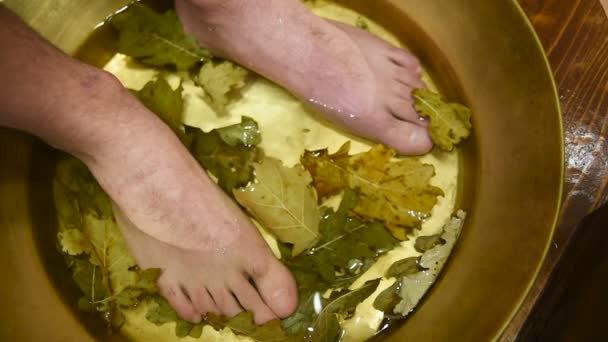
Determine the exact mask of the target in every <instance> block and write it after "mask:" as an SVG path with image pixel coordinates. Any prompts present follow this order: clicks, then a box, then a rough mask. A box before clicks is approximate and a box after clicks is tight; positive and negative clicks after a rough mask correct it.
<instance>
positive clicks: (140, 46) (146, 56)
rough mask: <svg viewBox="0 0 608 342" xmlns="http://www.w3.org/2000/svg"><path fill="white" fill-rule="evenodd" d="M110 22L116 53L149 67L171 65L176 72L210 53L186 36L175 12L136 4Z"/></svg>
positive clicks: (112, 18) (194, 63) (208, 56)
mask: <svg viewBox="0 0 608 342" xmlns="http://www.w3.org/2000/svg"><path fill="white" fill-rule="evenodd" d="M109 22H110V24H112V26H113V27H114V28H115V29H116V30H118V32H119V37H118V52H120V53H123V54H125V55H127V56H131V57H133V58H137V59H138V60H140V61H141V62H142V63H145V64H148V65H152V66H159V67H165V66H171V67H174V68H176V69H177V70H178V71H185V70H189V69H190V68H192V67H193V66H194V65H196V64H197V63H198V62H200V61H201V60H202V59H203V58H210V57H211V54H210V53H209V51H207V50H206V49H202V48H200V47H199V46H198V44H197V43H196V39H195V38H194V37H191V36H186V35H185V34H184V31H183V29H182V26H181V24H180V22H179V19H178V17H177V15H176V14H175V12H174V11H168V12H165V13H164V14H160V13H157V12H155V11H154V10H152V9H150V8H149V7H146V6H144V5H142V4H139V3H133V4H131V5H130V6H129V7H127V9H125V10H124V11H122V12H120V13H117V14H115V15H113V16H112V17H111V18H110V19H109Z"/></svg>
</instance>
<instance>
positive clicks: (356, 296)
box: [310, 279, 380, 342]
mask: <svg viewBox="0 0 608 342" xmlns="http://www.w3.org/2000/svg"><path fill="white" fill-rule="evenodd" d="M379 284H380V279H376V280H372V281H369V282H367V283H365V284H364V285H363V286H361V287H360V288H358V289H356V290H353V291H350V292H348V293H346V294H344V295H342V296H340V297H338V298H336V299H334V300H333V301H332V302H330V303H329V304H327V306H325V308H324V309H323V310H322V311H321V313H320V314H319V317H318V318H317V321H316V322H315V325H314V327H313V332H312V335H311V336H310V339H311V340H312V341H327V342H334V341H335V340H336V338H337V337H338V335H340V331H341V330H342V328H341V327H340V323H339V322H338V317H337V314H340V313H344V312H347V311H350V310H354V309H355V307H356V306H357V305H358V304H359V303H361V302H362V301H364V300H365V299H367V297H369V296H371V294H372V293H374V292H375V291H376V288H378V285H379Z"/></svg>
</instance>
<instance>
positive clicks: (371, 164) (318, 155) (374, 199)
mask: <svg viewBox="0 0 608 342" xmlns="http://www.w3.org/2000/svg"><path fill="white" fill-rule="evenodd" d="M395 156H396V153H395V151H394V150H392V149H389V148H386V147H384V146H382V145H377V146H374V147H373V148H372V149H371V150H369V151H368V152H366V153H362V154H358V155H355V156H350V157H348V145H345V146H343V147H342V148H341V149H340V150H339V151H338V152H337V153H336V154H335V155H330V154H329V153H328V152H327V150H321V151H314V152H310V151H307V152H306V153H305V154H304V155H303V156H302V158H301V160H302V164H303V165H304V166H305V167H306V168H307V169H308V170H309V171H310V173H311V175H312V176H313V178H314V181H313V185H314V186H315V187H316V188H317V191H318V192H319V193H321V194H323V195H326V196H327V195H332V194H335V193H337V192H339V191H340V190H342V189H343V188H344V187H346V186H348V187H350V188H351V189H354V190H355V191H356V192H357V193H358V194H359V202H358V205H357V207H355V208H354V209H353V211H354V212H355V213H357V214H358V215H359V216H360V217H361V218H363V219H365V220H367V221H378V222H381V223H383V224H384V225H385V226H386V228H388V229H389V230H390V231H391V232H392V233H393V235H394V236H395V237H396V238H398V239H400V240H406V239H407V233H408V230H409V229H411V228H419V227H420V224H421V221H422V220H423V219H425V218H426V217H428V216H429V215H430V213H431V210H432V209H433V207H434V206H435V204H436V203H437V196H443V191H442V190H441V189H439V188H437V187H435V186H432V185H431V184H430V180H431V178H432V177H433V176H434V175H435V169H434V167H433V166H432V165H427V164H423V163H422V162H420V160H419V159H418V158H413V157H410V158H400V159H396V160H395V159H394V158H395ZM325 184H332V186H333V187H327V186H326V185H325ZM328 188H329V190H328Z"/></svg>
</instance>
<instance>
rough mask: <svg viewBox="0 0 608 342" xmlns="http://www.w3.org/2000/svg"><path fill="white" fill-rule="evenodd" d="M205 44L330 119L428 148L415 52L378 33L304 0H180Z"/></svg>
mask: <svg viewBox="0 0 608 342" xmlns="http://www.w3.org/2000/svg"><path fill="white" fill-rule="evenodd" d="M176 10H177V12H178V15H179V16H180V19H181V20H182V23H183V25H184V29H185V30H186V32H188V33H192V34H194V35H195V36H196V37H197V38H198V40H199V42H200V43H201V45H204V46H206V47H208V48H210V49H211V51H213V52H214V53H215V54H217V55H219V56H222V57H226V58H229V59H232V60H235V61H236V62H239V63H241V64H242V65H244V66H246V67H248V68H250V69H251V70H254V71H256V72H258V73H259V74H261V75H264V76H265V77H267V78H269V79H271V80H273V81H275V82H276V83H278V84H280V85H282V86H283V87H285V88H286V89H288V90H290V91H291V92H292V93H293V94H294V95H296V96H297V97H299V98H300V99H302V100H304V101H307V102H309V103H310V104H311V105H313V106H314V107H316V108H317V109H318V110H319V111H320V112H321V113H323V114H324V115H325V116H326V118H328V119H329V120H330V121H332V122H334V123H336V124H338V125H341V126H343V127H346V128H348V129H350V130H351V131H353V132H354V133H356V134H359V135H362V136H365V137H367V138H370V139H372V140H375V141H379V142H382V143H384V144H386V145H388V146H390V147H393V148H395V149H396V150H397V151H399V152H401V153H405V154H419V153H424V152H427V151H428V150H429V149H430V148H431V147H432V143H431V140H430V138H429V135H428V131H427V123H426V122H424V121H421V120H420V119H419V116H418V114H417V113H416V112H415V111H414V109H413V108H412V104H413V99H412V97H411V91H412V89H413V88H417V87H421V86H422V83H421V81H420V71H421V69H420V64H419V62H418V61H417V60H416V58H415V57H413V56H411V55H409V54H408V53H406V52H405V51H403V50H401V49H398V48H395V47H392V46H391V45H389V44H388V43H385V42H384V41H382V40H380V39H378V38H376V37H374V36H372V35H371V34H369V33H367V32H365V31H363V30H360V29H357V28H353V27H349V26H347V25H343V24H339V23H335V22H328V21H325V20H323V19H321V18H319V17H317V16H316V15H314V14H313V13H312V12H311V11H310V10H308V8H306V7H305V6H303V5H302V4H301V3H300V2H299V0H257V1H245V0H223V1H218V0H178V1H176Z"/></svg>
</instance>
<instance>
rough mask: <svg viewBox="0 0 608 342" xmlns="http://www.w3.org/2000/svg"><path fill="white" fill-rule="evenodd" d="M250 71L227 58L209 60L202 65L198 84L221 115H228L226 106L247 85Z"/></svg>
mask: <svg viewBox="0 0 608 342" xmlns="http://www.w3.org/2000/svg"><path fill="white" fill-rule="evenodd" d="M248 75H249V71H247V69H245V68H243V67H241V66H239V65H237V64H235V63H233V62H230V61H226V60H221V61H209V62H207V63H205V64H203V66H202V67H201V70H200V71H199V74H198V77H197V78H196V84H198V85H199V86H200V87H201V88H202V89H203V90H204V91H205V96H204V98H203V99H204V100H205V102H207V104H209V106H210V107H211V108H212V109H213V110H215V112H216V113H217V114H218V115H220V116H223V115H226V114H227V109H226V107H227V106H228V104H229V103H230V101H231V100H232V99H235V98H238V97H239V96H240V95H241V93H240V90H241V89H242V88H243V87H244V86H245V85H246V80H247V76H248Z"/></svg>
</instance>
